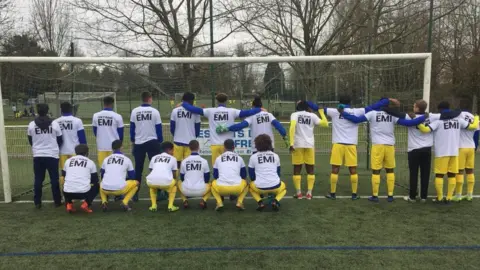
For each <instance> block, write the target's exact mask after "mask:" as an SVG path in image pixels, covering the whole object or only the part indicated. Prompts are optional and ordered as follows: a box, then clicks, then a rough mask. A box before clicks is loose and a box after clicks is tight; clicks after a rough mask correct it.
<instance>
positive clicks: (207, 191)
mask: <svg viewBox="0 0 480 270" xmlns="http://www.w3.org/2000/svg"><path fill="white" fill-rule="evenodd" d="M210 196H212V186H211V184H205V192H204V194H203V195H202V200H200V208H202V209H207V201H208V199H209V198H210Z"/></svg>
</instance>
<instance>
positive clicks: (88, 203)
mask: <svg viewBox="0 0 480 270" xmlns="http://www.w3.org/2000/svg"><path fill="white" fill-rule="evenodd" d="M99 190H100V185H99V184H98V183H97V184H93V185H92V186H91V187H90V190H89V191H87V193H86V194H85V197H84V199H85V200H84V201H83V203H82V206H81V207H82V209H83V211H85V212H88V213H91V212H92V210H91V207H92V202H93V200H95V197H97V195H98V192H99Z"/></svg>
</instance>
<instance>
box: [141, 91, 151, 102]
mask: <svg viewBox="0 0 480 270" xmlns="http://www.w3.org/2000/svg"><path fill="white" fill-rule="evenodd" d="M151 101H152V93H150V92H148V91H145V92H142V102H143V103H150V102H151Z"/></svg>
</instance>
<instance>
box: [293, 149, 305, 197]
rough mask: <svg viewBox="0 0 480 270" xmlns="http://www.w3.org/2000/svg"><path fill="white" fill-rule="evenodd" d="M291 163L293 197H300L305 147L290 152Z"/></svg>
mask: <svg viewBox="0 0 480 270" xmlns="http://www.w3.org/2000/svg"><path fill="white" fill-rule="evenodd" d="M292 164H293V177H292V178H293V186H294V188H295V195H294V196H293V197H294V198H295V199H302V198H303V195H302V176H301V173H302V166H303V164H305V148H297V149H295V151H293V153H292Z"/></svg>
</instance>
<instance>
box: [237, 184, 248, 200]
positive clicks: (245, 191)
mask: <svg viewBox="0 0 480 270" xmlns="http://www.w3.org/2000/svg"><path fill="white" fill-rule="evenodd" d="M247 193H248V186H247V185H246V184H245V188H244V189H243V191H242V193H240V195H239V196H238V199H237V203H243V200H244V199H245V197H246V196H247Z"/></svg>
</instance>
